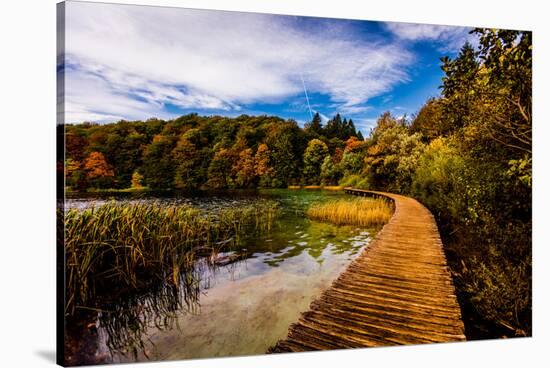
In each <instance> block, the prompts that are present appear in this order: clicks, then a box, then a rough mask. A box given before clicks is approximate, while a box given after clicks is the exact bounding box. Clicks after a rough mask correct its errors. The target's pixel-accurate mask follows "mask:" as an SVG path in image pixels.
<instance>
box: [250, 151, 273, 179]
mask: <svg viewBox="0 0 550 368" xmlns="http://www.w3.org/2000/svg"><path fill="white" fill-rule="evenodd" d="M270 155H271V151H270V150H269V147H268V146H267V144H265V143H261V144H260V145H259V146H258V150H257V151H256V155H255V156H254V168H255V170H256V175H257V176H258V177H259V178H260V182H259V185H260V186H261V187H270V186H271V181H272V180H273V168H272V167H271V163H270V161H271V157H270Z"/></svg>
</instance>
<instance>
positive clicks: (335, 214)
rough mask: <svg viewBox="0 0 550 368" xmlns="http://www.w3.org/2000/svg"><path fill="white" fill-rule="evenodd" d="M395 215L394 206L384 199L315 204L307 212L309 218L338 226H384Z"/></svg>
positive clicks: (361, 199) (360, 199) (341, 200)
mask: <svg viewBox="0 0 550 368" xmlns="http://www.w3.org/2000/svg"><path fill="white" fill-rule="evenodd" d="M392 214H393V208H392V205H391V204H390V203H389V202H388V201H386V200H383V199H374V198H356V199H353V200H346V199H340V200H334V201H330V202H325V203H316V204H313V205H312V206H311V207H310V208H309V209H308V211H307V215H308V217H309V218H311V219H313V220H318V221H326V222H331V223H333V224H336V225H358V226H374V225H383V224H385V223H386V222H388V221H389V219H390V218H391V216H392Z"/></svg>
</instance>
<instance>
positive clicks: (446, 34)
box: [385, 22, 476, 51]
mask: <svg viewBox="0 0 550 368" xmlns="http://www.w3.org/2000/svg"><path fill="white" fill-rule="evenodd" d="M385 26H386V29H388V30H389V31H390V32H392V33H393V34H394V35H396V36H397V37H398V38H399V39H402V40H405V41H439V45H438V46H439V47H438V48H439V49H440V50H444V51H458V50H459V49H460V47H461V46H462V45H463V44H464V42H466V41H469V42H470V43H472V44H475V43H476V38H475V37H474V36H472V35H470V34H469V31H470V30H471V28H468V27H459V26H443V25H435V24H415V23H393V22H388V23H385Z"/></svg>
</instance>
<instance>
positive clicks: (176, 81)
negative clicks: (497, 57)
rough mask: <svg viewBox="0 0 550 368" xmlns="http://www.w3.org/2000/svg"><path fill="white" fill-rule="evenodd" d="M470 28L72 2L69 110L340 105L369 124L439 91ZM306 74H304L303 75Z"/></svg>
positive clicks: (278, 109) (299, 113)
mask: <svg viewBox="0 0 550 368" xmlns="http://www.w3.org/2000/svg"><path fill="white" fill-rule="evenodd" d="M468 31H469V29H467V28H463V27H450V26H437V25H418V24H407V23H383V22H370V21H356V20H338V19H325V18H311V17H296V16H281V15H268V14H253V13H237V12H222V11H205V10H189V9H179V8H162V7H143V6H129V5H113V4H100V3H80V2H68V3H67V8H66V38H65V53H64V55H62V56H63V59H62V60H64V62H63V64H62V65H59V66H58V74H59V75H60V76H64V78H65V85H64V89H61V93H64V96H63V97H64V103H65V104H64V108H65V110H64V111H65V114H64V115H63V116H64V121H65V122H66V123H81V122H83V121H94V122H99V123H105V122H113V121H118V120H120V119H128V120H135V119H140V120H144V119H148V118H151V117H158V118H163V119H169V118H172V117H176V116H179V115H182V114H186V113H189V112H197V113H199V114H203V115H226V116H238V115H241V114H249V115H261V114H268V115H278V116H281V117H283V118H292V119H295V120H296V121H298V122H299V123H300V124H303V123H305V122H306V121H308V120H309V119H310V112H309V108H308V104H307V101H306V97H305V92H304V85H305V88H306V90H307V94H308V96H309V104H310V107H311V110H312V111H313V113H315V112H319V113H320V114H321V116H322V117H323V118H324V119H326V118H330V117H332V116H333V115H334V114H336V113H337V112H339V113H340V114H342V115H343V116H345V117H348V118H353V120H354V122H355V124H356V126H357V127H358V128H359V129H361V131H362V132H363V133H365V134H368V132H369V129H370V127H372V126H373V125H374V123H375V121H376V118H377V117H378V116H379V115H380V114H381V113H382V112H384V111H388V110H389V111H391V112H392V113H393V114H395V115H396V116H402V115H404V114H407V115H408V116H410V115H412V114H414V113H415V112H417V111H418V109H419V108H420V106H421V105H422V104H423V103H424V102H425V101H426V99H428V98H429V97H433V96H437V95H438V94H439V90H438V87H439V85H440V84H441V77H442V72H441V69H440V61H439V58H440V57H441V56H443V55H450V56H452V55H454V54H456V52H457V51H458V50H459V48H460V46H461V45H462V44H463V43H464V42H465V41H466V40H470V41H472V40H471V35H469V34H468ZM302 80H303V83H302Z"/></svg>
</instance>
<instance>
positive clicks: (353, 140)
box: [344, 136, 365, 152]
mask: <svg viewBox="0 0 550 368" xmlns="http://www.w3.org/2000/svg"><path fill="white" fill-rule="evenodd" d="M364 144H365V142H364V141H360V140H359V139H358V138H357V137H355V136H353V137H349V139H348V140H347V141H346V147H345V148H344V152H351V151H353V150H356V149H357V148H360V147H362V146H363V145H364Z"/></svg>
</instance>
